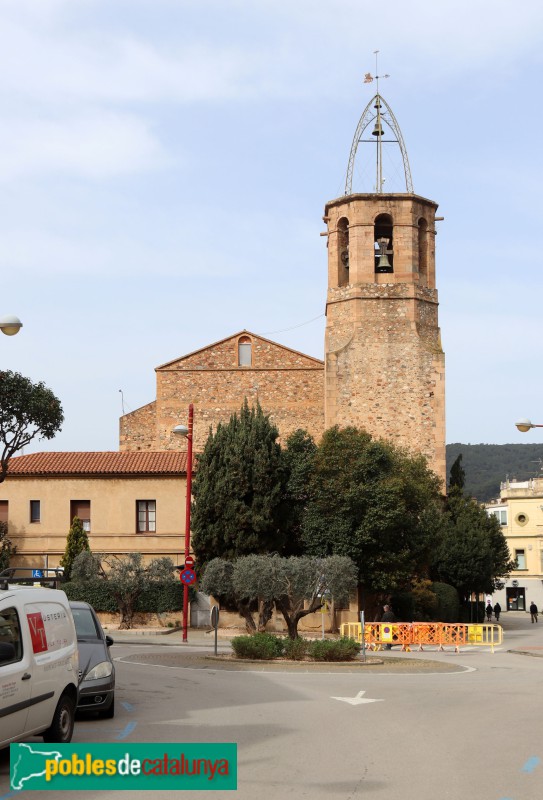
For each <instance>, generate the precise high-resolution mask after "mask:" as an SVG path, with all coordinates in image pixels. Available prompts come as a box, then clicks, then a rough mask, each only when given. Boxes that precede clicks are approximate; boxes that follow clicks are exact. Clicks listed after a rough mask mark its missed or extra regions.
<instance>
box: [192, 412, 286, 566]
mask: <svg viewBox="0 0 543 800" xmlns="http://www.w3.org/2000/svg"><path fill="white" fill-rule="evenodd" d="M278 435H279V434H278V430H277V428H276V427H275V425H273V424H272V423H271V422H270V419H269V417H268V416H267V415H266V414H264V412H263V411H262V409H261V407H260V405H258V404H257V406H256V408H249V405H248V403H247V400H245V402H244V404H243V406H242V408H241V410H240V412H239V414H233V415H232V416H231V418H230V421H229V422H228V423H227V424H222V423H220V424H219V425H218V427H217V430H216V431H215V433H213V432H212V431H211V432H210V434H209V437H208V439H207V442H206V444H205V447H204V450H203V452H202V454H201V455H200V456H199V458H198V468H197V472H196V475H195V478H194V482H193V485H192V489H193V498H194V500H193V507H192V533H193V537H192V545H193V548H194V552H195V554H196V558H197V561H198V564H199V566H203V565H204V564H205V563H207V562H208V561H210V560H211V559H213V558H224V559H227V560H232V559H234V558H237V557H239V556H243V555H249V554H250V553H267V552H273V551H281V550H282V548H283V545H284V538H285V537H284V532H283V530H282V524H281V510H282V506H281V503H282V499H283V494H284V484H285V470H284V468H283V466H282V459H281V448H280V446H279V444H278V442H277V437H278Z"/></svg>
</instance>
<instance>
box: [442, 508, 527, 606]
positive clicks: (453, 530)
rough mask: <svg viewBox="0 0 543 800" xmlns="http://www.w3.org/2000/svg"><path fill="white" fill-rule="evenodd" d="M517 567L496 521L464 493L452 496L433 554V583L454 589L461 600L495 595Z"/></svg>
mask: <svg viewBox="0 0 543 800" xmlns="http://www.w3.org/2000/svg"><path fill="white" fill-rule="evenodd" d="M514 566H515V564H514V561H513V560H512V559H511V555H510V553H509V548H508V546H507V541H506V539H505V536H504V535H503V533H502V530H501V527H500V524H499V522H498V520H497V519H496V517H494V516H489V515H488V514H487V513H486V511H485V510H484V508H482V507H481V506H479V505H478V504H477V502H476V501H475V500H472V499H471V498H469V497H466V496H465V495H463V494H461V493H453V494H452V495H450V496H449V498H448V500H447V509H446V513H445V515H444V517H443V522H442V526H441V530H440V538H439V542H438V544H437V546H436V548H435V549H434V551H433V557H432V562H431V572H432V575H433V577H434V579H435V580H438V581H443V582H444V583H448V584H450V585H451V586H454V587H455V589H456V590H457V591H458V593H459V595H460V597H461V598H462V597H466V596H468V595H470V594H471V593H472V592H476V593H482V592H484V593H492V592H493V591H495V590H496V589H497V588H499V587H500V586H501V584H502V582H503V581H504V580H505V579H506V578H507V576H508V575H509V573H510V572H511V570H512V569H514Z"/></svg>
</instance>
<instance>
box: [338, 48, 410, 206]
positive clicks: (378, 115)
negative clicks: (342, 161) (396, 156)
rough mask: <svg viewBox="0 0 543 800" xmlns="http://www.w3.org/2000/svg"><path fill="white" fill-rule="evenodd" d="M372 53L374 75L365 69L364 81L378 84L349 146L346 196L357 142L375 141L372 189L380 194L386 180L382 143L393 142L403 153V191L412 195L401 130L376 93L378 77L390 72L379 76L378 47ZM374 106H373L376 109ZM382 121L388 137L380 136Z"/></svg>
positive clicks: (351, 180)
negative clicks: (390, 135) (371, 128)
mask: <svg viewBox="0 0 543 800" xmlns="http://www.w3.org/2000/svg"><path fill="white" fill-rule="evenodd" d="M373 52H374V55H375V75H372V74H371V72H366V73H365V75H364V83H373V81H375V82H376V85H377V92H376V93H375V95H374V96H373V98H372V99H371V100H370V102H369V103H368V105H367V106H366V108H365V109H364V112H363V114H362V116H361V117H360V121H359V123H358V126H357V128H356V132H355V135H354V139H353V143H352V146H351V152H350V155H349V163H348V166H347V177H346V180H345V195H350V194H352V183H353V171H354V162H355V158H356V153H357V149H358V145H359V144H360V143H361V142H367V143H372V144H373V143H374V144H375V146H376V159H375V161H376V177H375V190H374V191H375V192H377V193H382V191H383V184H384V182H385V179H384V178H383V142H393V143H395V144H397V145H398V146H399V148H400V152H401V155H402V160H403V168H404V175H405V186H406V191H407V192H408V193H410V194H412V193H413V181H412V178H411V169H410V167H409V160H408V158H407V150H406V149H405V144H404V141H403V136H402V132H401V130H400V126H399V125H398V122H397V121H396V118H395V116H394V114H393V113H392V109H391V108H390V106H389V105H388V103H387V102H386V100H385V99H384V98H383V97H381V95H380V93H379V80H380V79H383V80H384V79H385V78H390V75H388V74H385V75H379V50H374V51H373ZM373 109H375V112H374V111H373ZM372 122H373V123H375V124H374V127H373V131H372V133H371V136H370V137H369V138H366V139H365V138H363V135H364V132H365V131H366V129H367V128H368V126H369V125H370V124H371V123H372ZM383 122H385V123H386V125H387V128H388V129H390V132H391V133H392V138H391V139H383V135H384V130H383Z"/></svg>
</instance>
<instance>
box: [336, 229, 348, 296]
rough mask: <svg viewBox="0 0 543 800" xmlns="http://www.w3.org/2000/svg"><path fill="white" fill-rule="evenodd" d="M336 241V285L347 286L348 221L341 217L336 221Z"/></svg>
mask: <svg viewBox="0 0 543 800" xmlns="http://www.w3.org/2000/svg"><path fill="white" fill-rule="evenodd" d="M337 239H338V242H337V244H338V246H337V252H338V264H337V285H338V286H347V285H348V283H349V220H348V219H347V217H341V219H340V220H338V224H337Z"/></svg>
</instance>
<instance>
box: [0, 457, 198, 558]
mask: <svg viewBox="0 0 543 800" xmlns="http://www.w3.org/2000/svg"><path fill="white" fill-rule="evenodd" d="M186 469H187V460H186V453H168V452H163V453H152V452H145V453H118V452H105V453H35V454H32V455H27V456H17V457H15V458H12V459H11V461H10V465H9V473H8V478H7V479H6V480H5V481H4V482H3V483H1V484H0V519H3V520H6V521H7V523H8V537H9V538H10V539H11V541H12V543H13V544H14V545H15V546H16V547H17V554H16V556H15V557H14V558H13V559H12V563H11V566H15V567H31V568H36V569H40V568H52V567H57V566H59V563H60V559H61V557H62V555H63V553H64V550H65V548H66V537H67V535H68V531H69V529H70V525H71V522H72V520H73V517H74V516H78V517H79V518H80V519H82V521H83V526H84V528H85V529H86V530H87V533H88V536H89V543H90V548H91V550H92V551H93V552H95V553H110V554H117V555H123V554H126V553H130V552H139V553H142V554H143V556H144V559H145V560H146V561H149V560H151V559H152V558H156V557H160V556H169V557H171V558H172V559H173V561H174V563H175V564H181V563H183V562H184V536H185V503H186Z"/></svg>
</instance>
